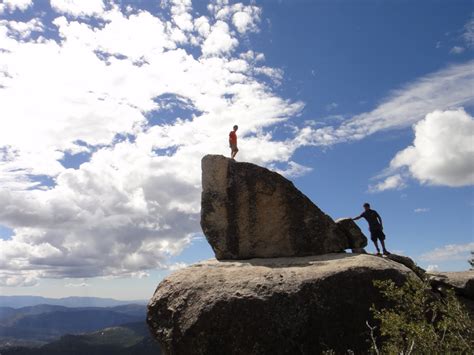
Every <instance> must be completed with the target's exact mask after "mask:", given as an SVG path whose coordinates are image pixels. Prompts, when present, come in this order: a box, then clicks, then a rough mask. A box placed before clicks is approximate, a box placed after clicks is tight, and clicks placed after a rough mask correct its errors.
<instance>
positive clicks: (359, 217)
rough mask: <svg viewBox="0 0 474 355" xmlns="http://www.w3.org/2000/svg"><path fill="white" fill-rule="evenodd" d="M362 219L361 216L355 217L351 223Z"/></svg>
mask: <svg viewBox="0 0 474 355" xmlns="http://www.w3.org/2000/svg"><path fill="white" fill-rule="evenodd" d="M361 218H362V214H361V215H360V216H357V217H355V218H352V220H353V221H357V220H358V219H361Z"/></svg>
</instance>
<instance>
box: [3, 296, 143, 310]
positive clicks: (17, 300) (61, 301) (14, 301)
mask: <svg viewBox="0 0 474 355" xmlns="http://www.w3.org/2000/svg"><path fill="white" fill-rule="evenodd" d="M131 303H134V304H142V305H145V304H147V301H146V300H131V301H120V300H115V299H112V298H99V297H65V298H46V297H41V296H0V307H11V308H21V307H29V306H36V305H39V304H44V305H55V306H63V307H114V306H121V305H126V304H131Z"/></svg>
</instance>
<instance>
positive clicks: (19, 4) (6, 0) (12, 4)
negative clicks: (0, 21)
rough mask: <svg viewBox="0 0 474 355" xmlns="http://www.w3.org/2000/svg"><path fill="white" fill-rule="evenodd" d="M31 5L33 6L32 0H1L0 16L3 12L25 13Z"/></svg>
mask: <svg viewBox="0 0 474 355" xmlns="http://www.w3.org/2000/svg"><path fill="white" fill-rule="evenodd" d="M31 5H33V0H3V1H2V3H1V4H0V14H1V13H2V12H3V11H5V10H8V11H10V12H12V11H15V10H20V11H25V10H26V9H28V8H29V7H30V6H31Z"/></svg>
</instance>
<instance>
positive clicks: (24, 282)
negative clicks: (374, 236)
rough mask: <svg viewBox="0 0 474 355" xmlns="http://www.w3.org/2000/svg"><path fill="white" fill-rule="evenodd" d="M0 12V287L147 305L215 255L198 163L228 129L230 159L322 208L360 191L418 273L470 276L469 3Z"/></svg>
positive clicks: (473, 42)
mask: <svg viewBox="0 0 474 355" xmlns="http://www.w3.org/2000/svg"><path fill="white" fill-rule="evenodd" d="M0 18H1V20H0V48H1V50H0V68H2V71H1V72H0V73H2V76H0V101H2V105H1V107H0V117H2V120H1V121H0V124H1V130H0V131H1V133H0V203H1V204H2V206H4V208H3V210H2V211H0V239H1V243H2V245H1V246H0V250H1V251H0V293H2V294H8V295H13V294H37V295H43V296H48V297H62V296H68V295H90V296H99V297H100V296H104V297H115V298H121V299H137V298H148V297H150V296H151V294H152V293H153V290H154V288H155V287H156V285H157V284H158V282H159V281H160V280H161V278H163V276H165V275H166V274H168V273H169V272H172V271H173V270H175V269H177V268H179V267H182V266H184V265H188V264H192V263H194V262H196V261H199V260H202V259H207V258H210V257H212V256H213V254H212V251H211V249H210V247H209V245H208V244H207V242H206V241H205V239H204V238H203V236H202V234H201V233H200V228H199V223H198V222H199V202H200V201H199V196H200V158H201V157H202V156H203V155H204V154H207V153H217V154H228V151H227V144H226V140H227V133H228V131H229V130H230V128H231V127H232V126H233V125H234V124H235V123H237V124H239V127H240V130H239V144H240V152H239V155H238V157H237V158H238V159H239V160H243V161H250V162H254V163H257V164H260V165H264V166H267V167H269V168H272V169H276V170H278V171H280V172H282V173H283V174H285V175H286V176H287V177H288V178H290V179H291V180H292V181H293V182H294V183H295V185H296V186H297V187H298V188H299V189H300V190H301V191H302V192H304V193H305V194H306V195H307V196H308V197H310V198H311V199H312V200H313V201H314V202H315V203H316V204H317V205H318V206H319V207H320V208H322V209H323V210H324V211H325V212H326V213H328V214H329V215H330V216H332V217H333V218H339V217H347V216H350V217H355V216H357V215H358V214H359V213H361V212H362V204H363V203H364V202H366V201H368V202H370V203H371V204H372V206H373V208H374V209H376V210H377V211H378V212H379V213H380V214H381V216H382V218H383V220H384V225H385V232H386V234H387V247H388V248H389V250H391V251H393V252H397V253H400V254H403V255H407V256H410V257H412V258H413V259H415V260H416V261H417V262H418V263H419V264H420V265H421V266H423V267H425V268H430V269H435V270H436V269H438V270H446V271H448V270H465V269H467V268H468V263H467V259H468V257H469V251H470V250H472V249H474V240H473V227H474V226H473V208H474V193H473V189H472V185H473V183H474V166H473V162H474V155H473V154H474V142H473V138H472V137H473V134H474V128H473V126H474V122H473V118H472V115H473V112H474V111H473V108H474V95H473V94H474V70H473V69H474V61H473V59H474V58H473V48H474V9H473V7H472V2H470V1H417V2H413V1H368V0H364V1H270V0H268V1H256V2H246V1H244V2H233V1H230V2H227V1H212V2H210V3H208V2H204V1H193V2H191V1H188V0H173V1H171V0H170V1H162V2H160V1H151V0H146V1H145V0H144V1H131V2H127V1H122V2H120V5H118V4H115V3H113V2H110V1H106V2H102V1H101V0H90V1H87V2H85V1H65V0H51V1H47V0H36V1H35V0H33V1H31V0H22V1H20V0H8V1H4V2H3V3H2V4H0ZM358 223H359V225H360V226H361V228H362V229H363V231H365V232H368V231H367V225H366V222H365V221H363V220H361V221H359V222H358ZM367 249H368V250H369V251H371V252H373V251H374V249H373V246H372V245H369V246H368V248H367Z"/></svg>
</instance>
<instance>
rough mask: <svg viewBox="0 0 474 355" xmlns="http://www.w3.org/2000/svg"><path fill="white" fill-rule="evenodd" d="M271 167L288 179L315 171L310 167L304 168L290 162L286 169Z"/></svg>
mask: <svg viewBox="0 0 474 355" xmlns="http://www.w3.org/2000/svg"><path fill="white" fill-rule="evenodd" d="M269 167H270V168H271V169H272V170H274V171H276V172H277V173H279V174H282V175H284V176H285V177H287V178H288V179H290V178H295V177H299V176H303V175H306V174H307V173H309V172H311V171H312V170H313V169H312V168H310V167H308V166H304V165H301V164H298V163H295V162H293V161H290V162H289V163H288V164H287V167H286V168H284V169H279V168H277V167H275V166H274V165H270V166H269Z"/></svg>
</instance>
